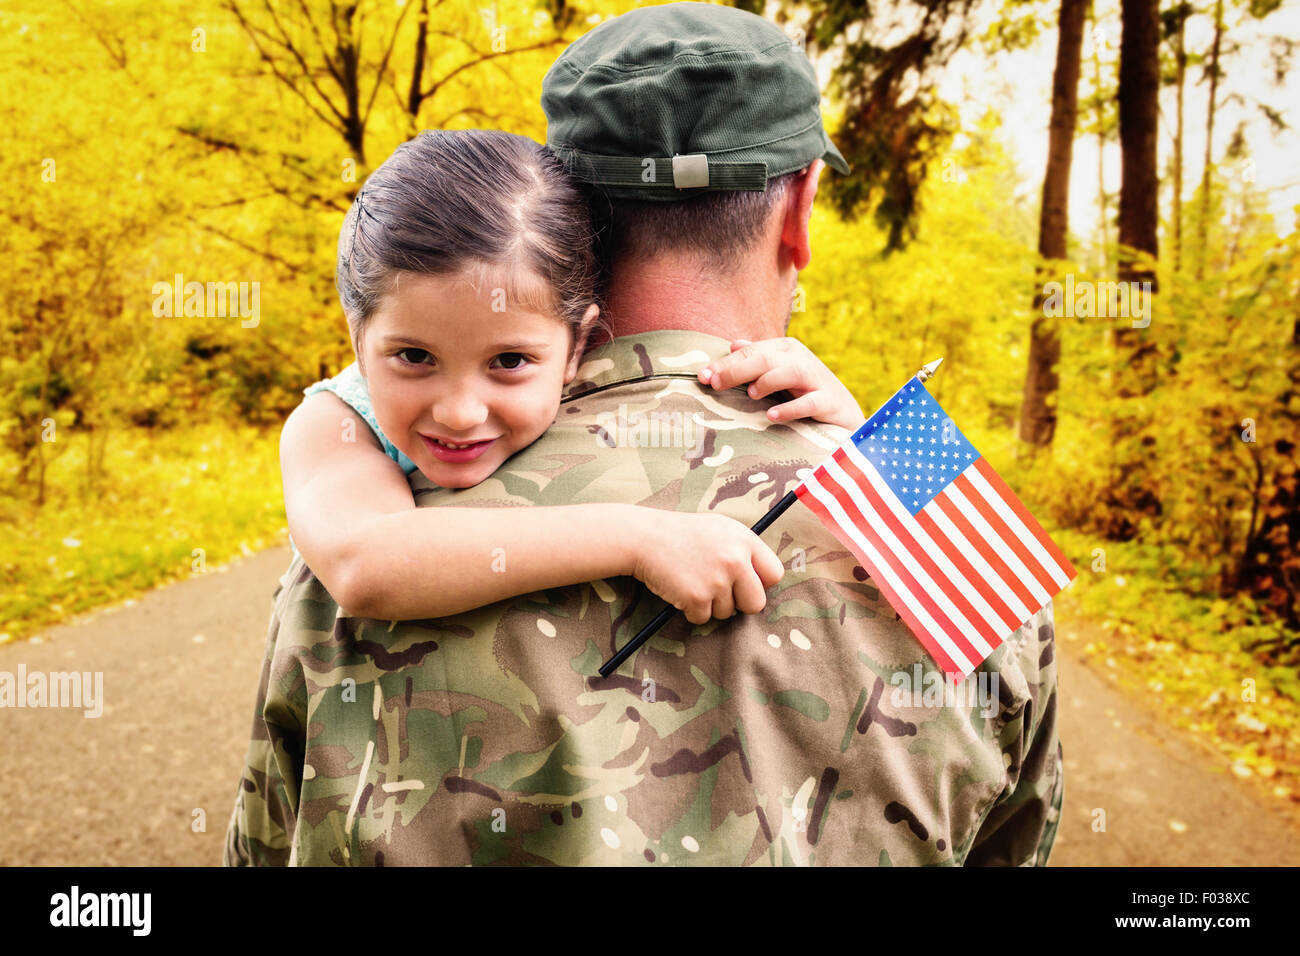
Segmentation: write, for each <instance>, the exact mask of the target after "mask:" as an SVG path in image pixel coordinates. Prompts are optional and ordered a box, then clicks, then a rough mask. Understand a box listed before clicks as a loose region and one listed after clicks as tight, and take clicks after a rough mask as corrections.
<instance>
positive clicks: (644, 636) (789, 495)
mask: <svg viewBox="0 0 1300 956" xmlns="http://www.w3.org/2000/svg"><path fill="white" fill-rule="evenodd" d="M942 362H943V359H942V358H937V359H935V360H934V361H933V362H929V363H927V364H926V365H923V366H922V367H921V370H920V371H919V372H917V373H916V376H915V377H916V379H917V380H918V381H921V382H924V381H926V380H927V379H930V378H933V377H934V373H935V372H936V371H938V368H939V365H940V364H941V363H942ZM883 407H884V406H883V405H882V406H881V408H883ZM797 500H798V496H797V495H796V494H795V493H794V492H793V491H787V492H786V494H785V497H784V498H782V499H781V500H780V501H778V502H777V503H776V504H774V505H773V506H772V507H771V508H770V509H769V510H768V512H767V514H765V515H763V517H761V518H759V519H758V521H756V522H754V524H753V525H752V526H751V527H750V529H749V530H750V531H752V532H754V534H762V533H763V532H764V531H766V530H767V528H768V526H769V525H771V524H772V522H773V521H775V520H776V519H777V518H779V517H781V515H783V514H785V511H786V509H787V508H789V507H790V506H791V505H792V504H794V503H795V501H797ZM641 589H642V591H645V590H647V589H646V587H645V585H644V584H643V585H642V586H641ZM676 613H677V608H675V607H673V606H672V605H671V604H670V605H668V606H667V607H665V608H664V609H663V610H662V611H660V612H659V613H658V614H656V615H655V616H654V617H653V618H651V620H650V622H649V623H648V624H646V626H645V627H643V628H641V630H640V631H638V632H637V634H636V636H635V637H633V638H632V640H630V641H628V642H627V643H626V644H624V645H623V646H622V647H621V648H620V649H619V650H618V652H617V653H616V654H615V655H614V656H613V657H611V658H610V659H609V660H607V661H606V662H605V663H604V664H601V665H600V676H601V677H608V676H609V675H610V674H612V673H614V671H616V670H618V668H619V667H620V666H621V665H622V663H623V662H624V661H625V660H627V659H628V657H630V656H631V655H632V652H633V651H635V650H636V649H637V648H638V647H640V646H641V645H642V644H644V643H645V642H646V641H648V640H650V638H651V637H653V636H654V634H655V633H656V632H657V631H658V630H659V629H660V628H661V627H663V626H664V625H665V624H667V623H668V621H669V620H670V619H671V618H672V616H673V615H674V614H676Z"/></svg>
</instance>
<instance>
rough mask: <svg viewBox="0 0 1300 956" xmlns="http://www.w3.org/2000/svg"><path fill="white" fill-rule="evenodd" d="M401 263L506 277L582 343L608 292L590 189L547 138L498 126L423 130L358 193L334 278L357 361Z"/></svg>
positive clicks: (407, 268) (422, 269)
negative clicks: (587, 321)
mask: <svg viewBox="0 0 1300 956" xmlns="http://www.w3.org/2000/svg"><path fill="white" fill-rule="evenodd" d="M403 272H408V273H420V274H424V275H431V276H452V275H459V274H461V273H465V272H468V273H469V274H470V276H471V278H472V279H473V280H474V281H475V282H476V283H477V282H478V281H479V280H481V279H488V280H491V281H498V282H501V283H502V284H503V286H504V287H505V288H504V290H503V291H504V293H505V295H506V297H507V301H508V302H509V303H511V305H512V306H525V307H527V308H529V309H530V310H531V311H535V312H539V313H543V314H550V315H554V316H556V317H557V318H559V319H561V320H562V321H564V322H565V324H567V325H568V326H569V330H570V332H571V333H572V335H573V343H574V346H575V347H576V346H577V335H578V332H579V328H580V325H581V323H582V318H583V315H584V314H585V313H586V311H587V308H588V306H590V305H591V304H592V303H593V302H596V303H597V304H600V298H601V297H600V288H599V286H600V284H601V271H600V269H599V267H598V264H597V259H596V254H595V251H594V248H593V235H592V227H591V217H590V213H589V212H588V207H587V202H586V199H585V196H584V194H583V193H581V192H580V191H579V189H578V187H577V186H575V184H574V183H573V182H572V181H571V180H570V179H569V176H568V174H567V173H566V172H565V170H564V167H563V166H562V165H561V164H560V162H559V160H557V159H556V158H555V157H554V156H553V155H552V154H551V151H550V150H549V149H547V148H546V147H545V146H542V145H539V144H538V143H535V142H533V141H532V140H531V139H528V138H527V137H525V136H516V135H514V134H513V133H503V132H500V131H498V130H479V129H468V130H437V131H429V132H424V133H421V134H419V135H418V136H416V137H415V138H414V139H412V140H410V141H409V142H406V143H403V144H402V145H401V146H399V147H397V149H396V150H395V151H394V153H393V155H392V156H390V157H389V158H388V159H387V160H386V161H385V162H384V163H383V165H381V166H380V167H379V168H378V169H376V170H375V171H374V172H373V173H371V174H370V177H369V178H368V179H367V180H366V183H365V185H364V186H363V187H362V189H361V191H360V192H359V193H358V194H357V198H356V201H355V202H353V204H352V208H351V209H350V210H348V215H347V218H346V219H345V220H344V222H343V229H342V231H341V232H340V234H339V250H338V269H337V271H336V273H335V285H336V286H337V287H338V292H339V300H340V302H341V303H342V304H343V311H344V313H345V314H346V315H347V319H348V328H349V331H350V332H351V333H352V338H353V341H354V342H355V343H356V348H357V356H358V359H359V358H360V356H361V353H362V347H361V341H362V335H363V333H364V332H365V328H366V324H367V323H368V321H369V320H370V317H371V316H372V315H373V314H374V312H375V310H376V309H377V308H378V307H379V304H380V300H381V299H382V298H383V297H384V296H385V295H387V294H388V293H390V292H392V291H394V289H395V288H396V286H397V282H398V281H399V278H400V275H401V273H403ZM530 275H532V276H536V277H537V278H540V279H541V280H542V284H543V288H542V289H541V290H539V289H538V288H537V282H536V280H533V281H531V282H530V281H529V278H530ZM602 319H603V317H602ZM598 325H600V327H602V328H605V329H606V330H608V326H607V325H606V324H605V323H604V322H603V321H602V320H598Z"/></svg>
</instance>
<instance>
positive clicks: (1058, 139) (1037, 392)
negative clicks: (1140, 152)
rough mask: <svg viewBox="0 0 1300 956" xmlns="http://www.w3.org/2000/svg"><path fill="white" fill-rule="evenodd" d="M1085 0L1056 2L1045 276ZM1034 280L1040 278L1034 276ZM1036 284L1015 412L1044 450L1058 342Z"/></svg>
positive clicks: (1057, 243) (1062, 199) (1051, 422)
mask: <svg viewBox="0 0 1300 956" xmlns="http://www.w3.org/2000/svg"><path fill="white" fill-rule="evenodd" d="M1087 10H1088V0H1061V15H1060V29H1059V33H1058V39H1057V45H1056V71H1055V73H1054V75H1053V78H1052V119H1051V127H1050V135H1049V138H1048V146H1047V172H1046V175H1044V177H1043V204H1042V210H1041V212H1040V215H1039V220H1038V254H1039V256H1040V257H1041V258H1042V259H1043V260H1045V264H1046V266H1047V271H1046V273H1045V275H1052V274H1055V272H1056V269H1057V267H1058V264H1059V263H1060V262H1061V261H1062V260H1064V259H1065V253H1066V236H1067V234H1068V232H1069V219H1070V163H1071V160H1072V158H1073V154H1074V130H1075V121H1076V118H1077V113H1078V102H1079V62H1080V58H1081V56H1082V54H1083V21H1084V16H1085V14H1086V13H1087ZM1039 278H1044V276H1043V275H1040V277H1039ZM1042 307H1043V292H1042V284H1041V283H1040V284H1039V285H1037V287H1036V288H1035V291H1034V321H1033V324H1032V326H1031V327H1030V334H1029V369H1028V372H1027V373H1026V375H1025V397H1024V402H1023V404H1022V406H1021V411H1020V438H1021V440H1023V441H1025V442H1027V443H1029V445H1030V446H1031V448H1047V447H1050V446H1051V444H1052V438H1053V436H1054V435H1055V434H1056V390H1057V388H1058V386H1059V384H1060V380H1059V378H1058V376H1057V372H1056V364H1057V362H1059V361H1060V358H1061V342H1060V338H1059V337H1058V333H1057V329H1056V327H1055V321H1054V320H1052V319H1048V318H1046V317H1044V316H1042V315H1041V311H1042Z"/></svg>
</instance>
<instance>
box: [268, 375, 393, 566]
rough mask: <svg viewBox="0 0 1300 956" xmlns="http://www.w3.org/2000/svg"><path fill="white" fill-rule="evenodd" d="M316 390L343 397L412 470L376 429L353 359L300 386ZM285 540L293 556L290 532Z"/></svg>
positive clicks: (305, 392) (389, 452)
mask: <svg viewBox="0 0 1300 956" xmlns="http://www.w3.org/2000/svg"><path fill="white" fill-rule="evenodd" d="M317 392H333V393H334V394H335V395H337V396H338V397H339V398H341V399H343V401H345V402H346V403H347V404H348V406H349V407H350V408H351V409H352V410H353V411H354V412H356V413H357V414H358V415H360V416H361V417H362V419H363V420H364V421H365V423H366V424H367V425H369V426H370V430H371V431H372V432H374V433H375V437H376V438H378V439H379V444H380V445H382V446H383V448H384V453H385V454H387V455H388V457H389V458H391V459H393V461H395V462H397V464H398V466H399V467H400V468H401V469H402V471H404V472H406V474H408V475H409V474H410V473H411V472H413V471H415V462H413V461H411V459H409V458H407V457H406V456H405V455H404V454H402V452H401V451H400V450H399V449H398V448H397V446H396V445H394V444H393V443H392V442H390V441H389V440H388V436H386V435H385V434H384V433H383V432H382V431H380V429H379V422H378V421H376V419H375V410H374V409H373V408H372V407H371V405H370V391H369V390H368V389H367V388H366V380H365V379H364V378H362V377H361V369H360V368H358V367H357V363H356V362H353V363H352V364H351V365H349V366H348V367H347V368H345V369H344V370H343V371H341V372H339V373H338V374H337V375H335V376H334V377H333V378H327V379H324V380H323V381H320V382H317V383H316V384H315V385H310V386H308V387H307V388H305V389H303V390H302V394H303V395H304V396H307V395H315V394H316V393H317ZM289 544H290V545H293V554H294V557H297V556H298V546H297V545H295V544H294V543H293V537H292V536H290V538H289Z"/></svg>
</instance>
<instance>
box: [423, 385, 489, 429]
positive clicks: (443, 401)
mask: <svg viewBox="0 0 1300 956" xmlns="http://www.w3.org/2000/svg"><path fill="white" fill-rule="evenodd" d="M433 418H434V421H436V422H437V423H438V424H440V425H442V426H443V427H444V428H446V429H447V430H448V431H452V432H467V431H469V430H470V429H472V428H476V427H478V426H479V425H482V424H483V423H484V422H485V421H487V406H486V405H484V404H483V402H482V401H480V400H479V399H478V398H477V397H476V396H475V395H474V393H473V391H472V390H469V389H456V390H454V391H452V392H451V393H449V394H447V395H443V396H441V397H440V398H439V399H438V400H437V401H436V402H434V403H433Z"/></svg>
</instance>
